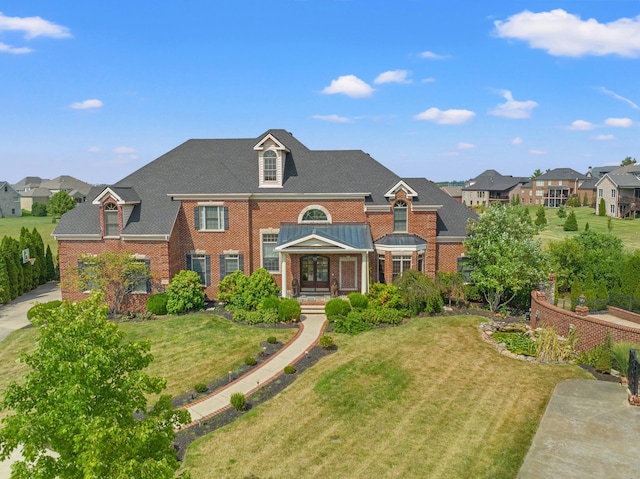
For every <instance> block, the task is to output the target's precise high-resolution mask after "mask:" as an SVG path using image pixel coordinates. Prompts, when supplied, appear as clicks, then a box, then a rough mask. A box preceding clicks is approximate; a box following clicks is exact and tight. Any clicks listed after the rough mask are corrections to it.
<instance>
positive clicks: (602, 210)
mask: <svg viewBox="0 0 640 479" xmlns="http://www.w3.org/2000/svg"><path fill="white" fill-rule="evenodd" d="M598 216H607V204H606V203H605V201H604V198H600V202H599V203H598Z"/></svg>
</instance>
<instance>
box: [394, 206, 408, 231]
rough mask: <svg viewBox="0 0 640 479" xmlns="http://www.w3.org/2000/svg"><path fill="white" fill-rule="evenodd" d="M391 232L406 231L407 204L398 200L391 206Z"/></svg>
mask: <svg viewBox="0 0 640 479" xmlns="http://www.w3.org/2000/svg"><path fill="white" fill-rule="evenodd" d="M393 231H394V232H402V233H404V232H406V231H407V202H406V201H403V200H398V201H396V202H395V203H394V205H393Z"/></svg>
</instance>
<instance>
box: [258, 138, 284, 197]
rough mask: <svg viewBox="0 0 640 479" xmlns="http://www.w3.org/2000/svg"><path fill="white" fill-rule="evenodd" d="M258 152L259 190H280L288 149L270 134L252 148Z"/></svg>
mask: <svg viewBox="0 0 640 479" xmlns="http://www.w3.org/2000/svg"><path fill="white" fill-rule="evenodd" d="M253 149H254V150H255V151H257V152H258V178H259V180H258V181H259V186H260V188H282V183H283V181H284V164H285V160H286V158H287V153H289V149H288V148H287V147H286V146H284V145H283V144H282V143H281V142H280V141H279V140H278V139H277V138H276V137H275V136H273V135H272V134H271V133H269V134H267V135H266V136H265V137H264V138H262V139H261V140H260V141H259V142H258V144H257V145H256V146H254V147H253Z"/></svg>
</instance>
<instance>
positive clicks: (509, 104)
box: [491, 90, 538, 120]
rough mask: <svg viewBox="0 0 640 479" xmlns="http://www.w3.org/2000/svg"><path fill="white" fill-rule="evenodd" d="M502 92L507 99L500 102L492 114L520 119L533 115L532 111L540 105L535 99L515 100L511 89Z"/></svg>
mask: <svg viewBox="0 0 640 479" xmlns="http://www.w3.org/2000/svg"><path fill="white" fill-rule="evenodd" d="M501 93H502V96H503V97H504V98H505V100H507V101H505V102H504V103H500V104H498V106H496V107H495V109H494V110H493V111H492V112H491V114H492V115H495V116H504V117H505V118H512V119H517V120H520V119H523V118H529V117H530V116H531V111H532V110H533V109H534V108H535V107H537V106H538V103H536V102H535V101H533V100H527V101H517V100H514V99H513V95H512V94H511V92H510V91H509V90H503V91H502V92H501Z"/></svg>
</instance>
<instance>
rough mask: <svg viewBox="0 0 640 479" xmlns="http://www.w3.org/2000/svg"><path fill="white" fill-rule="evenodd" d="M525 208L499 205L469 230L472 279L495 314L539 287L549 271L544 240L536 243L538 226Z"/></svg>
mask: <svg viewBox="0 0 640 479" xmlns="http://www.w3.org/2000/svg"><path fill="white" fill-rule="evenodd" d="M522 208H523V207H521V206H511V205H504V206H503V205H500V204H498V203H495V204H493V205H491V208H489V209H488V210H487V211H486V212H485V213H483V214H482V215H481V216H480V218H479V219H478V220H477V221H472V222H470V223H469V225H468V227H467V231H468V233H469V237H468V238H467V239H466V240H465V242H464V245H465V247H466V249H467V254H466V255H467V257H468V258H469V264H470V266H471V268H472V272H471V279H472V280H473V281H474V282H475V285H476V287H477V288H478V290H479V291H480V292H481V293H482V294H483V296H484V298H485V300H486V301H487V304H488V305H489V309H490V310H491V311H496V310H497V309H498V308H499V307H500V306H506V305H507V304H509V302H511V301H512V300H513V299H514V298H515V297H516V295H518V293H520V292H523V291H528V290H531V289H533V288H535V286H536V285H537V284H538V283H539V282H540V281H542V280H543V279H545V278H546V277H547V275H548V272H549V262H548V258H547V256H546V255H545V254H544V253H543V252H542V248H541V245H540V240H534V236H535V234H536V226H535V225H533V224H532V222H531V219H530V218H528V217H527V216H525V215H523V214H522V212H521V209H522Z"/></svg>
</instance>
